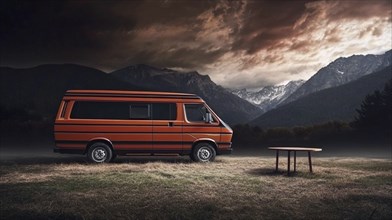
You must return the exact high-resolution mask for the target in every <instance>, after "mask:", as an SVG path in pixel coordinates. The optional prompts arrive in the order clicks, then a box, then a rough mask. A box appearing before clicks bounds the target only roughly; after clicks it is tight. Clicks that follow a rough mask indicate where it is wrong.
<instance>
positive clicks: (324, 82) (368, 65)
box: [281, 50, 392, 105]
mask: <svg viewBox="0 0 392 220" xmlns="http://www.w3.org/2000/svg"><path fill="white" fill-rule="evenodd" d="M391 64H392V50H389V51H387V52H385V53H384V54H381V55H373V54H368V55H353V56H350V57H341V58H338V59H336V60H335V61H333V62H332V63H330V64H328V65H327V66H325V67H323V68H321V69H320V70H319V71H318V72H317V73H316V74H314V75H313V76H312V77H311V78H310V79H309V80H307V81H306V82H305V83H303V85H301V86H300V87H299V88H298V89H297V90H296V91H295V92H293V93H292V94H291V95H290V96H289V97H288V98H287V99H285V100H284V101H283V102H282V103H281V105H284V104H287V103H289V102H292V101H295V100H297V99H298V98H300V97H304V96H306V95H308V94H311V93H314V92H317V91H321V90H323V89H327V88H332V87H336V86H340V85H343V84H346V83H349V82H351V81H354V80H356V79H359V78H360V77H363V76H365V75H368V74H370V73H374V72H376V71H378V70H381V69H384V68H385V67H387V66H389V65H391Z"/></svg>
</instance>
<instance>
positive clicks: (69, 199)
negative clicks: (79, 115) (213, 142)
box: [0, 157, 392, 219]
mask: <svg viewBox="0 0 392 220" xmlns="http://www.w3.org/2000/svg"><path fill="white" fill-rule="evenodd" d="M282 159H283V158H282ZM274 162H275V160H274V158H273V157H219V158H217V160H216V162H213V163H206V164H201V163H192V162H190V161H189V159H187V158H175V159H129V158H119V159H118V160H117V161H116V163H114V164H99V165H94V164H88V163H84V162H83V160H79V161H78V160H76V162H75V161H66V162H61V161H60V162H55V161H50V162H45V163H41V164H40V163H39V162H38V163H35V162H34V163H17V162H12V161H2V162H1V163H0V167H1V170H0V171H1V172H0V196H1V198H0V205H1V216H0V219H47V218H50V219H64V218H67V219H287V218H290V219H309V218H311V219H347V218H348V219H388V218H389V217H390V216H392V163H391V160H388V159H364V158H354V159H344V158H317V157H315V158H314V167H313V168H314V173H313V174H310V173H308V166H307V161H306V158H299V164H298V167H297V169H298V170H299V172H298V173H297V174H295V175H292V176H290V177H289V176H287V175H286V173H285V172H284V168H286V163H285V161H282V162H281V164H280V167H281V168H282V170H281V172H278V173H274V170H273V169H274Z"/></svg>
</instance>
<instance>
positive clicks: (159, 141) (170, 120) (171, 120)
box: [151, 103, 183, 154]
mask: <svg viewBox="0 0 392 220" xmlns="http://www.w3.org/2000/svg"><path fill="white" fill-rule="evenodd" d="M151 112H152V119H153V126H152V129H153V135H152V136H153V151H154V153H155V154H160V153H162V154H170V153H173V154H180V153H182V150H183V149H182V125H181V124H182V123H181V122H180V121H178V120H177V104H176V103H153V104H152V111H151Z"/></svg>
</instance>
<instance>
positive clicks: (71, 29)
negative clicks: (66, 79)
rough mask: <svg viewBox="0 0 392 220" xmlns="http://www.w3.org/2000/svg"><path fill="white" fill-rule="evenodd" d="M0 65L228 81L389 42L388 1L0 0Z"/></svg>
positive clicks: (261, 81)
mask: <svg viewBox="0 0 392 220" xmlns="http://www.w3.org/2000/svg"><path fill="white" fill-rule="evenodd" d="M0 33H1V34H0V44H1V56H0V65H1V66H11V67H32V66H36V65H40V64H47V63H76V64H81V65H86V66H90V67H94V68H98V69H100V70H103V71H106V72H111V71H114V70H117V69H120V68H124V67H126V66H129V65H135V64H140V63H143V64H148V65H152V66H156V67H160V68H173V69H176V70H179V71H191V70H196V71H198V72H199V73H201V74H208V75H209V76H210V77H211V79H212V80H213V81H214V82H215V83H217V84H219V85H222V86H224V87H227V88H232V89H242V88H247V89H258V88H261V87H264V86H268V85H275V84H283V83H286V82H288V81H290V80H298V79H308V78H309V77H311V76H312V75H313V74H315V73H316V72H317V70H319V69H320V68H322V67H323V66H326V65H327V64H328V63H330V62H332V61H333V60H335V59H337V58H339V57H348V56H351V55H353V54H382V53H384V52H385V51H387V50H390V49H391V48H392V1H391V0H386V1H385V0H369V1H365V0H343V1H302V0H275V1H272V0H270V1H262V0H260V1H252V0H238V1H225V0H221V1H214V0H201V1H196V0H194V1H185V0H181V1H180V0H175V1H174V0H144V1H98V0H96V1H86V0H80V1H18V0H15V1H11V0H9V1H1V7H0Z"/></svg>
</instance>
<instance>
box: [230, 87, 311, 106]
mask: <svg viewBox="0 0 392 220" xmlns="http://www.w3.org/2000/svg"><path fill="white" fill-rule="evenodd" d="M304 82H305V81H304V80H297V81H290V82H288V83H287V84H286V85H279V86H267V87H264V88H262V89H261V90H260V91H257V92H250V91H247V90H246V89H241V90H233V91H232V93H233V94H235V95H237V96H238V97H240V98H242V99H245V100H247V101H248V102H250V103H252V104H254V105H256V106H257V107H259V108H260V109H261V110H262V111H263V113H264V112H267V111H269V110H271V109H273V108H275V107H276V106H277V105H278V104H280V103H281V102H283V101H284V100H285V99H286V98H287V97H289V96H290V95H291V94H292V93H293V92H295V90H297V88H298V87H300V86H301V85H302V84H303V83H304Z"/></svg>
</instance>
